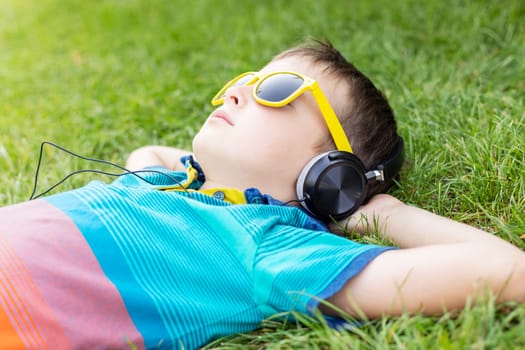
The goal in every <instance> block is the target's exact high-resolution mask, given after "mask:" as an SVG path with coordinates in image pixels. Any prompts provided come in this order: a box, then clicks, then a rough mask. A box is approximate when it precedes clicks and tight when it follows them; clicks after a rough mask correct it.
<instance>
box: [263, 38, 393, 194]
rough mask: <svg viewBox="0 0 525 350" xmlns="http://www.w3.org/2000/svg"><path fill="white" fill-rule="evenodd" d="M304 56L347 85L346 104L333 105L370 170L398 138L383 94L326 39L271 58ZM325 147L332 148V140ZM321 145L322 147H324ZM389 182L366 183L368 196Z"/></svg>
mask: <svg viewBox="0 0 525 350" xmlns="http://www.w3.org/2000/svg"><path fill="white" fill-rule="evenodd" d="M291 56H300V57H306V58H308V59H310V60H311V61H312V63H314V64H323V65H326V68H325V69H326V71H327V72H329V73H331V74H333V75H334V76H335V77H336V78H337V79H340V80H342V81H343V82H345V83H346V85H347V86H348V99H347V103H346V104H345V106H333V107H334V110H335V112H336V114H337V116H338V118H339V120H340V121H341V124H342V125H343V128H344V130H345V132H346V135H347V137H348V139H349V140H350V143H351V145H352V149H353V152H354V154H355V155H356V156H357V157H359V159H361V161H362V162H363V164H364V165H365V167H366V169H367V170H369V169H371V168H373V167H374V166H376V165H378V164H379V163H381V162H382V161H383V160H384V159H385V158H386V157H388V156H389V155H390V154H391V153H392V151H393V149H394V148H395V146H396V145H397V142H398V140H399V135H398V133H397V128H396V121H395V118H394V113H393V111H392V108H391V107H390V105H389V103H388V101H387V99H386V97H385V96H384V95H383V93H382V92H381V91H379V89H377V88H376V87H375V85H374V84H373V83H372V81H371V80H370V79H369V78H368V77H366V76H365V75H364V74H363V73H362V72H360V71H359V70H358V69H357V68H356V67H355V66H354V65H353V64H352V63H350V62H349V61H348V60H347V59H346V58H345V57H344V56H343V55H342V54H341V53H340V52H339V51H338V50H337V49H336V48H334V46H333V45H332V44H331V43H330V42H329V41H320V40H314V39H311V40H307V41H305V42H304V43H303V44H301V45H299V46H297V47H294V48H291V49H288V50H286V51H284V52H282V53H280V54H279V55H277V56H275V57H274V59H273V60H278V59H281V58H285V57H291ZM323 146H324V147H327V146H329V147H331V149H334V148H335V146H334V144H333V141H332V139H331V138H330V140H327V143H326V144H325V145H323ZM324 147H323V148H324ZM391 186H392V183H391V182H390V183H380V182H376V183H374V184H371V185H370V186H369V190H368V193H367V197H368V198H370V197H371V196H373V195H374V194H377V193H381V192H385V191H387V190H388V189H389V188H390V187H391Z"/></svg>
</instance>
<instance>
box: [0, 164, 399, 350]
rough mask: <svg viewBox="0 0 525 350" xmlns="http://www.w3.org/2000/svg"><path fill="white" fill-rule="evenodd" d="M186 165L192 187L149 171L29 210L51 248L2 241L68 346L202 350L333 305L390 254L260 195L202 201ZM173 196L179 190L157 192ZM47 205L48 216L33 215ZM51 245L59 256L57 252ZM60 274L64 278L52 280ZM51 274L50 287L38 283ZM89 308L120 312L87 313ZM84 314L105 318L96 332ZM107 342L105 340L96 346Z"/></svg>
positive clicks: (183, 179)
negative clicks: (284, 316)
mask: <svg viewBox="0 0 525 350" xmlns="http://www.w3.org/2000/svg"><path fill="white" fill-rule="evenodd" d="M186 162H187V164H189V165H190V168H194V169H195V168H196V169H197V170H198V171H197V172H196V173H195V172H194V174H196V176H193V177H192V178H191V181H189V180H188V175H187V174H186V173H183V172H172V171H168V170H166V169H162V168H155V169H151V172H148V173H141V174H139V175H140V176H141V177H142V179H140V178H138V177H136V176H134V175H126V176H123V177H122V178H120V179H119V180H117V181H115V182H114V183H112V184H109V185H107V184H103V183H100V182H93V183H90V184H89V185H87V186H85V187H83V188H80V189H77V190H74V191H70V192H66V193H62V194H58V195H53V196H50V197H47V198H45V199H44V200H37V201H34V202H35V203H30V204H28V205H32V206H33V207H32V209H31V215H29V216H28V215H26V216H25V219H24V220H25V221H26V224H27V222H28V221H30V222H32V223H33V225H34V227H39V226H38V225H41V224H42V222H43V221H45V222H46V224H45V225H47V226H46V227H47V228H46V229H44V230H43V231H40V232H49V234H48V236H46V237H48V238H46V239H41V238H40V239H39V241H38V242H39V243H38V244H36V243H34V242H35V241H33V243H32V244H33V246H31V247H27V243H21V242H22V239H23V237H26V238H25V239H27V237H31V233H28V232H26V231H28V230H31V232H34V233H35V234H36V235H38V234H39V232H35V228H30V229H28V228H27V227H31V225H29V226H28V225H26V228H25V229H24V228H21V227H19V228H18V230H19V231H20V232H22V231H23V230H25V231H23V232H25V233H18V237H22V238H20V239H19V241H16V239H17V238H13V237H12V236H10V237H11V238H9V239H5V241H6V242H7V243H6V244H8V246H9V247H11V246H12V247H13V248H12V250H13V254H14V256H17V257H18V258H19V259H20V260H21V261H22V262H23V263H24V264H25V265H26V266H28V267H27V269H28V277H27V278H29V279H31V280H34V284H35V285H36V287H35V288H36V290H37V291H39V293H37V294H38V296H33V294H34V290H32V291H31V292H27V293H28V295H29V296H27V298H28V299H29V298H37V297H38V298H40V299H42V300H40V299H39V301H38V302H39V303H40V302H42V303H44V304H45V305H46V307H47V308H48V309H49V311H48V312H49V314H50V315H53V317H54V319H55V324H56V325H55V326H56V328H57V329H61V332H62V333H61V334H63V338H64V342H65V343H68V344H72V345H74V346H73V347H80V346H84V347H85V346H86V345H96V346H100V347H111V348H120V347H122V348H127V347H128V346H129V344H134V345H135V346H137V347H138V348H155V349H156V348H172V347H175V348H182V347H184V348H185V349H192V348H197V347H200V346H203V345H204V344H206V343H207V342H209V341H211V340H213V339H214V338H217V337H220V336H225V335H231V334H235V333H239V332H246V331H251V330H254V329H256V328H257V327H258V326H259V325H260V323H261V321H262V320H264V319H265V318H267V317H270V316H272V315H275V314H277V313H282V312H286V311H292V310H293V311H298V312H304V313H309V312H312V311H313V310H315V309H316V308H317V306H318V304H319V299H325V298H327V297H330V296H331V295H333V294H334V293H335V292H337V291H338V290H340V288H341V287H342V286H343V285H344V284H345V283H346V282H347V281H348V280H349V279H351V278H352V277H353V276H355V275H356V274H358V273H359V272H360V271H361V270H362V269H363V268H364V267H365V266H366V265H367V264H368V263H369V262H370V261H371V260H372V259H374V258H375V257H376V256H377V255H378V254H380V253H382V252H384V251H385V250H387V249H390V248H389V247H380V246H375V245H366V244H359V243H356V242H353V241H351V240H349V239H346V238H343V237H340V236H337V235H334V234H331V233H329V232H328V231H327V228H326V226H325V225H324V224H323V223H322V222H320V221H318V220H316V219H313V218H312V217H310V216H308V215H307V214H306V213H305V212H304V211H303V210H301V209H299V208H297V207H292V206H286V205H282V203H280V202H278V201H276V200H274V199H272V198H271V197H269V196H266V195H263V194H261V193H260V192H259V191H257V190H256V189H248V190H246V191H245V192H244V195H245V197H246V202H247V204H231V203H229V202H227V201H225V200H223V199H220V198H217V196H210V195H207V194H203V193H200V192H198V191H196V190H198V187H199V186H200V184H202V182H203V181H204V176H203V174H202V172H201V171H200V169H199V168H198V165H197V164H196V163H195V162H194V161H193V160H191V158H190V159H187V160H186ZM192 166H193V167H192ZM159 172H162V173H164V174H166V175H162V174H160V173H159ZM144 180H147V181H144ZM177 184H183V187H184V188H185V189H183V190H180V191H162V190H159V188H162V189H165V188H166V187H169V186H171V185H177ZM44 203H45V204H44ZM49 205H51V206H52V207H53V208H52V209H49V208H47V207H46V208H44V209H45V210H44V209H42V208H40V207H44V206H49ZM17 208H18V209H17V210H18V211H23V210H24V206H23V205H22V206H19V207H17ZM10 210H11V211H9V210H6V211H2V210H1V209H0V219H1V218H2V214H4V217H5V220H7V221H5V222H7V225H14V226H17V224H16V212H17V210H15V209H13V208H12V209H10ZM50 210H57V211H59V212H60V213H63V214H64V215H63V216H60V215H59V217H60V220H58V221H56V220H55V221H53V220H51V219H49V218H48V219H43V218H44V217H49V216H50V215H49V214H46V213H49V212H50ZM40 213H42V214H40ZM54 216H55V217H57V215H54ZM9 220H10V221H9ZM22 220H23V219H20V220H19V222H20V223H21V222H22ZM46 220H47V221H46ZM68 220H70V221H71V223H69V224H68V223H66V221H68ZM53 225H57V226H56V227H57V228H56V229H54V228H53V227H54V226H53ZM59 225H61V226H60V227H61V228H60V229H59V228H58V227H59ZM67 225H69V226H67ZM19 226H22V225H19ZM2 227H3V226H2V225H1V224H0V231H1V229H2ZM64 227H68V229H64ZM73 228H74V229H73ZM36 230H37V231H38V230H40V229H36ZM11 231H13V230H11ZM15 231H16V230H15ZM40 234H41V235H42V233H40ZM24 235H25V236H24ZM0 238H1V237H0ZM57 244H62V245H65V248H61V250H60V251H59V252H57V248H56V246H57ZM10 249H11V248H10ZM31 249H33V250H35V249H36V250H37V251H35V252H33V253H29V252H28V251H29V250H31ZM64 249H65V250H67V253H66V252H64ZM57 254H58V255H57ZM48 256H49V257H48ZM33 260H34V261H33ZM46 261H50V262H51V261H53V262H54V265H53V264H51V263H50V264H51V265H53V266H47V265H46ZM86 261H90V263H89V264H87V263H86ZM57 262H61V264H63V265H64V266H63V267H60V268H56V265H57ZM5 264H7V265H5ZM5 264H4V265H5V266H4V265H2V261H0V269H3V271H7V270H9V269H10V268H11V267H10V266H11V265H10V264H11V262H6V263H5ZM46 274H52V275H53V278H50V279H46V278H45V277H41V276H46ZM57 281H58V282H57ZM0 282H1V281H0ZM1 285H2V284H1V283H0V289H1V288H2V287H1ZM57 285H59V286H62V287H61V288H58V287H57ZM18 288H22V287H20V286H19V287H18ZM62 288H64V289H65V290H64V289H62ZM0 292H1V290H0ZM9 293H11V292H9V290H7V289H6V291H4V294H6V295H10V294H9ZM13 293H14V292H13ZM31 293H33V294H31ZM57 293H58V295H60V297H59V296H57ZM13 298H14V297H13ZM66 299H67V300H68V301H67V302H65V301H64V300H66ZM13 303H15V302H14V301H13ZM35 303H36V302H35ZM26 304H27V305H28V306H27V308H31V305H33V304H30V303H26ZM86 304H87V305H106V306H104V308H106V307H109V308H114V309H115V310H114V311H111V310H112V309H104V308H103V307H102V306H101V307H100V308H96V307H94V308H92V309H91V311H89V310H85V305H86ZM8 306H9V305H8ZM8 306H5V305H4V310H7V311H5V312H7V314H8V316H10V318H11V319H17V318H20V319H22V316H18V315H17V313H16V312H13V311H12V312H11V313H10V311H9V310H10V309H9V307H8ZM0 309H1V308H0ZM0 311H1V310H0ZM90 313H101V314H102V316H100V317H99V318H97V320H99V319H100V320H101V321H94V318H93V317H94V316H93V315H92V314H90ZM104 316H106V318H107V317H110V318H114V319H112V320H110V321H107V320H106V319H105V318H104ZM24 317H25V316H24ZM102 319H104V321H102ZM94 322H95V323H97V322H100V323H99V325H100V327H99V328H97V324H94V325H93V323H94ZM103 322H107V323H108V325H106V326H104V325H103ZM87 324H90V325H91V326H90V327H87V326H86V325H87ZM102 328H103V329H102ZM110 329H111V331H109V330H110ZM104 330H107V333H108V334H107V335H105V336H104V337H102V335H101V334H102V333H103V331H104ZM18 332H19V335H20V334H21V333H20V332H22V333H23V330H18ZM40 333H42V334H44V333H45V334H47V333H46V332H44V331H40ZM49 334H51V333H49ZM112 336H113V337H112ZM20 337H21V339H22V338H23V337H22V336H20ZM55 338H56V335H55ZM117 340H118V341H117ZM119 341H120V343H119ZM108 342H111V344H108ZM46 344H47V343H46Z"/></svg>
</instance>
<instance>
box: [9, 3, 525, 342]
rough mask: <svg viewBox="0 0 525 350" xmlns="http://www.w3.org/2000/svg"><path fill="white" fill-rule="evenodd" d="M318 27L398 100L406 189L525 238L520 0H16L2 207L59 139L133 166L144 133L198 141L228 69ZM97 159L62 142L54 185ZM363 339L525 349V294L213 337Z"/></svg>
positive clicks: (157, 140) (256, 61)
mask: <svg viewBox="0 0 525 350" xmlns="http://www.w3.org/2000/svg"><path fill="white" fill-rule="evenodd" d="M306 35H313V36H317V37H327V38H329V39H331V40H332V41H333V42H334V44H335V45H336V46H337V47H338V48H340V49H341V51H343V52H344V53H345V55H346V56H347V57H348V58H349V59H350V60H351V61H353V62H354V63H355V64H356V66H357V67H359V68H360V69H361V70H363V71H364V72H365V73H366V74H368V75H369V76H370V77H371V78H372V79H373V80H374V81H375V82H376V83H377V85H378V86H379V87H380V88H381V89H382V90H383V91H384V92H385V93H386V95H387V96H388V97H389V99H390V101H391V103H392V106H393V108H394V110H395V112H396V115H397V118H398V124H399V129H400V132H401V134H402V135H403V136H404V138H405V141H406V148H407V159H408V165H407V167H406V169H405V171H404V172H403V177H402V181H401V185H400V186H399V188H397V189H396V190H395V194H396V195H397V196H398V197H399V198H401V199H402V200H404V201H406V202H409V203H413V204H416V205H418V206H421V207H423V208H426V209H429V210H431V211H434V212H436V213H439V214H441V215H445V216H449V217H452V218H454V219H456V220H459V221H462V222H466V223H469V224H472V225H475V226H478V227H481V228H483V229H485V230H488V231H490V232H493V233H495V234H497V235H499V236H501V237H503V238H504V239H507V240H509V241H512V242H514V243H515V244H517V245H518V246H520V247H521V248H525V243H524V242H525V241H524V238H523V236H522V235H523V234H524V233H525V215H524V213H525V176H524V175H525V150H524V149H525V141H524V140H525V113H524V110H525V108H524V91H525V79H524V77H525V59H524V57H525V3H524V2H523V1H519V0H515V1H512V0H500V1H444V2H439V1H428V2H420V1H404V0H401V1H389V0H388V1H387V0H380V1H370V2H367V1H349V0H344V1H343V0H318V1H298V0H297V1H278V0H269V1H264V2H262V1H260V2H259V1H251V0H248V1H232V0H224V1H221V2H217V1H211V0H206V1H204V0H195V1H182V0H177V1H168V0H166V1H161V0H148V1H147V0H107V1H103V0H100V1H86V0H66V1H58V0H38V1H37V0H22V1H19V0H3V1H1V2H0V129H1V137H0V169H1V170H2V173H3V176H2V177H1V178H0V188H1V190H0V205H7V204H12V203H16V202H19V201H22V200H25V199H27V198H28V197H29V195H30V193H31V190H32V186H33V175H34V171H35V167H36V161H37V155H38V150H39V147H40V142H42V141H44V140H49V141H54V142H57V143H59V144H61V145H63V146H65V147H67V148H69V149H71V150H73V151H76V152H79V153H81V154H83V155H86V156H90V157H96V158H102V159H106V160H111V161H115V162H118V163H121V164H123V163H124V161H125V159H126V155H127V154H128V153H129V152H130V151H131V150H132V149H134V148H136V147H139V146H141V145H144V144H165V145H172V146H176V147H189V146H190V145H191V139H192V137H193V135H194V134H195V132H196V131H197V130H198V128H199V126H200V124H201V123H202V122H203V121H204V118H205V117H206V116H207V115H208V113H209V112H210V110H211V106H210V105H209V103H208V101H209V99H210V98H211V97H212V96H213V94H214V92H215V91H216V89H218V88H219V87H220V86H221V84H222V83H223V82H224V81H225V80H226V79H228V78H231V77H232V76H233V75H235V74H236V73H238V72H241V71H245V70H252V69H257V68H258V67H260V66H261V65H263V64H264V63H265V62H266V61H267V60H268V59H270V58H271V56H272V55H273V54H276V53H278V52H279V51H281V50H282V49H284V48H286V47H288V46H290V45H293V44H295V43H297V42H298V41H299V40H300V39H302V38H303V37H305V36H306ZM89 167H91V168H93V167H95V168H98V169H100V168H101V167H100V166H98V165H94V164H88V163H86V162H84V161H80V160H77V159H73V158H72V157H70V156H68V155H66V154H64V153H61V152H57V151H55V150H51V149H48V150H47V151H46V152H45V154H44V164H43V167H42V172H41V177H40V179H39V191H42V190H45V189H46V188H47V187H48V186H50V185H51V184H54V183H55V182H57V181H58V180H59V179H61V178H62V177H64V176H65V175H67V174H68V173H69V172H71V171H73V170H77V169H84V168H89ZM106 170H108V169H107V168H106ZM92 178H97V179H100V178H101V177H100V176H93V175H89V176H88V175H78V176H77V177H74V178H72V179H71V180H69V181H68V182H66V183H65V184H64V185H63V186H62V187H60V190H66V189H70V188H74V187H78V186H81V185H82V184H83V183H85V182H87V181H89V180H90V179H92ZM102 180H104V181H110V179H107V178H102ZM429 283H431V282H429ZM349 346H350V347H353V348H362V349H387V348H388V349H390V348H391V349H422V348H425V349H426V348H442V349H464V348H474V349H489V348H490V349H492V348H501V349H511V348H512V349H516V348H525V306H524V305H504V306H497V307H496V306H495V305H494V303H493V301H492V300H491V299H490V298H488V299H487V301H486V302H484V303H480V304H477V305H475V306H471V307H467V308H466V309H465V310H463V311H462V312H461V313H459V314H458V315H455V316H452V315H450V314H445V315H444V316H443V317H439V318H431V317H423V316H413V317H408V316H403V317H399V318H384V319H381V320H377V321H371V322H366V323H365V324H364V325H363V326H362V327H359V328H356V329H354V330H351V331H348V332H340V333H338V332H334V331H333V330H330V329H329V328H327V327H326V326H324V325H323V323H322V322H321V323H319V322H312V320H308V319H302V322H301V323H300V324H299V325H297V324H295V323H294V324H286V323H281V322H276V321H273V320H269V321H268V322H266V323H265V325H264V327H263V329H261V330H260V331H256V332H253V333H250V334H246V335H238V336H235V337H229V338H225V339H220V340H218V341H216V342H214V343H212V344H210V346H209V347H210V348H253V349H256V348H257V349H258V348H270V349H277V348H286V349H288V348H301V349H303V348H311V349H317V348H325V349H326V348H334V349H337V348H340V349H346V348H348V347H349Z"/></svg>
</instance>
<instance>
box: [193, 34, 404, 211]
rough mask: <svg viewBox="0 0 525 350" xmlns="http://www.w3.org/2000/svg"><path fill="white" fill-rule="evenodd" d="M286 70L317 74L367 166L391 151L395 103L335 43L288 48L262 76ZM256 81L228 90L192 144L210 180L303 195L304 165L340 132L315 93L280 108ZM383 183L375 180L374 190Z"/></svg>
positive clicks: (291, 196) (210, 182)
mask: <svg viewBox="0 0 525 350" xmlns="http://www.w3.org/2000/svg"><path fill="white" fill-rule="evenodd" d="M279 71H284V72H286V71H292V72H297V73H300V74H303V75H305V76H307V77H310V78H313V79H315V80H316V81H317V83H318V84H319V86H320V88H321V89H322V91H323V92H324V95H325V96H326V97H327V99H328V101H329V104H330V105H331V106H332V107H333V109H334V110H335V112H336V114H337V116H338V117H339V119H340V121H341V122H342V125H343V126H344V129H345V130H346V134H347V136H348V138H349V140H350V142H351V143H352V148H353V149H354V153H355V154H356V155H357V156H358V157H359V158H361V160H362V161H363V163H364V164H365V166H366V167H367V168H369V167H371V166H373V165H376V164H377V163H379V162H380V161H381V160H383V158H384V157H386V155H388V154H389V153H390V152H391V150H392V148H393V147H394V146H395V144H396V142H397V133H396V127H395V121H394V118H393V114H392V111H391V109H390V107H389V105H388V103H387V102H386V100H385V99H384V97H383V96H382V94H381V93H380V92H379V91H378V90H377V89H376V88H375V87H374V85H373V84H372V83H371V82H370V80H368V79H367V78H366V77H365V76H364V75H363V74H362V73H360V72H359V71H358V70H357V69H356V68H355V67H354V66H353V65H351V64H350V63H348V62H347V61H346V60H345V59H344V57H343V56H342V55H341V54H340V53H339V52H338V51H337V50H335V49H334V48H333V47H332V46H331V45H330V44H328V43H321V42H315V43H314V44H313V45H303V46H299V47H296V48H293V49H290V50H287V51H285V52H283V53H281V54H279V55H278V56H276V57H275V58H274V59H273V60H271V61H270V62H269V63H268V64H267V65H266V66H265V67H263V69H262V70H261V71H259V72H258V73H257V75H258V76H260V77H264V76H267V75H268V74H271V73H274V72H279ZM261 80H262V79H261ZM254 86H256V84H255V85H253V84H247V85H246V84H245V85H233V86H230V87H228V88H227V89H226V90H224V91H223V95H222V99H221V101H220V102H221V103H222V105H221V106H220V107H219V108H217V109H216V110H215V111H214V112H213V113H212V114H211V115H210V117H209V118H208V120H207V121H206V123H205V124H204V125H203V127H202V128H201V130H200V131H199V133H198V134H197V135H196V137H195V139H194V142H193V150H194V152H195V155H196V157H197V159H198V160H199V162H200V163H201V165H202V167H203V169H204V171H205V174H206V177H207V181H206V183H205V186H209V187H211V186H214V187H218V186H228V187H236V188H240V189H244V188H247V187H258V188H259V189H260V190H261V191H262V192H265V193H269V194H270V195H272V196H274V197H275V198H277V199H280V200H283V201H288V200H293V199H297V195H296V192H295V183H296V181H297V178H298V176H299V174H300V173H301V170H302V169H303V167H304V166H305V164H306V163H308V162H309V161H310V160H311V159H312V158H314V157H315V156H317V155H318V154H320V153H323V152H326V151H329V150H334V149H335V146H334V144H333V141H332V140H333V139H332V137H331V135H330V133H329V131H328V127H327V124H326V122H325V120H324V119H323V114H322V113H321V111H320V107H319V105H318V103H317V102H316V100H315V98H314V97H313V95H312V93H309V92H305V93H303V94H301V95H300V96H299V97H298V98H297V99H295V100H294V101H293V102H291V103H290V104H287V105H285V106H282V107H280V108H273V107H269V106H267V105H263V104H261V103H258V102H257V101H256V99H255V97H254ZM259 102H260V101H259ZM384 189H385V188H384V185H383V186H379V187H375V188H374V187H372V188H371V190H369V194H370V195H373V194H375V193H377V192H380V191H382V190H384Z"/></svg>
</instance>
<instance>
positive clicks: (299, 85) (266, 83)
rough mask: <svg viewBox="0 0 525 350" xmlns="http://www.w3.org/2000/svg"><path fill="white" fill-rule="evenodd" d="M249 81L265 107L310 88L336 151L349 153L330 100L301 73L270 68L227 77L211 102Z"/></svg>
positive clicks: (221, 99)
mask: <svg viewBox="0 0 525 350" xmlns="http://www.w3.org/2000/svg"><path fill="white" fill-rule="evenodd" d="M248 85H253V98H254V99H255V101H257V103H259V104H261V105H264V106H269V107H283V106H286V105H287V104H288V103H290V102H292V101H293V100H295V99H296V98H297V97H299V96H301V95H302V94H303V93H304V92H305V91H310V92H311V93H312V95H313V96H314V98H315V101H316V102H317V105H318V106H319V110H320V111H321V114H322V115H323V118H324V120H325V123H326V125H327V126H328V130H329V131H330V134H331V135H332V138H333V140H334V143H335V146H336V147H337V150H339V151H346V152H349V153H352V147H351V146H350V141H348V138H347V137H346V134H345V132H344V130H343V127H342V126H341V123H340V122H339V119H338V118H337V116H336V115H335V112H334V110H333V108H332V106H330V102H328V99H327V98H326V96H325V95H324V94H323V92H322V91H321V88H320V87H319V84H318V83H317V82H316V81H315V80H313V79H311V78H308V77H306V76H304V75H302V74H299V73H295V72H272V73H269V74H265V75H261V74H259V73H257V72H247V73H243V74H241V75H239V76H237V77H236V78H234V79H232V80H230V81H229V82H227V83H226V85H224V86H223V88H222V89H220V90H219V92H218V93H217V94H216V95H215V97H214V98H213V99H212V101H211V103H212V104H213V105H214V106H218V105H220V104H222V103H224V96H225V94H226V90H228V89H229V88H230V87H233V86H248Z"/></svg>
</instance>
